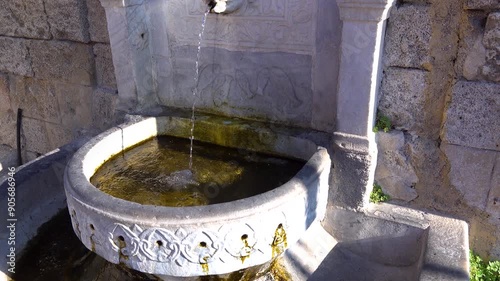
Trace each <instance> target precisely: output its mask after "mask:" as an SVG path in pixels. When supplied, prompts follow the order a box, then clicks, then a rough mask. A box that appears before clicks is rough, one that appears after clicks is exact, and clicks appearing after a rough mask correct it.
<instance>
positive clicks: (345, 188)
mask: <svg viewBox="0 0 500 281" xmlns="http://www.w3.org/2000/svg"><path fill="white" fill-rule="evenodd" d="M332 160H333V161H332V162H333V163H335V169H332V171H331V172H332V175H331V177H332V180H333V182H335V183H336V184H335V188H330V195H329V204H332V205H334V206H337V207H341V208H349V209H358V210H360V209H362V208H363V206H364V205H365V204H367V203H368V198H369V196H370V192H371V190H372V189H371V188H370V187H369V186H368V185H371V184H372V182H371V180H372V179H370V167H371V165H374V164H375V163H372V162H374V161H373V160H372V157H371V156H370V155H369V154H364V153H356V152H352V151H347V150H343V149H341V148H339V147H338V148H335V153H334V154H333V155H332Z"/></svg>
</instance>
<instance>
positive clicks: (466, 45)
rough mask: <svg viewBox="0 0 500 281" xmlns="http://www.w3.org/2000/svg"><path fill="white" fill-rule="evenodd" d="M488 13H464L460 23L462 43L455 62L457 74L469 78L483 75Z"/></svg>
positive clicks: (473, 78) (479, 77)
mask: <svg viewBox="0 0 500 281" xmlns="http://www.w3.org/2000/svg"><path fill="white" fill-rule="evenodd" d="M485 20H486V15H485V13H484V12H481V11H479V12H478V11H469V12H465V13H464V14H463V19H462V24H461V25H460V39H461V40H460V43H459V49H458V54H457V61H456V63H455V70H456V73H457V75H458V76H459V77H460V76H461V77H464V78H465V79H467V80H478V79H481V77H482V67H483V66H484V64H485V63H486V48H485V47H484V44H483V35H484V22H485Z"/></svg>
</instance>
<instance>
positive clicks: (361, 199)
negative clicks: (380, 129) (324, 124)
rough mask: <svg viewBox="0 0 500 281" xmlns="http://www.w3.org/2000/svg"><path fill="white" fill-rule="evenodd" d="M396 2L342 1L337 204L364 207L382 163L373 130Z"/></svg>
mask: <svg viewBox="0 0 500 281" xmlns="http://www.w3.org/2000/svg"><path fill="white" fill-rule="evenodd" d="M394 2H395V0H337V4H338V6H339V9H340V17H341V20H342V22H343V27H342V43H341V59H340V71H339V82H338V83H339V86H338V96H337V116H336V131H335V133H334V147H335V152H334V155H333V162H334V170H333V181H334V186H335V188H332V191H331V193H332V194H331V199H330V202H332V203H333V204H334V205H336V206H339V207H343V208H349V209H356V210H360V209H362V208H363V207H364V206H365V205H366V204H367V203H368V200H369V196H370V192H371V190H372V188H373V177H374V173H375V166H376V163H377V147H376V144H375V136H374V133H373V132H372V128H373V125H374V121H375V115H376V108H377V93H378V90H379V85H380V79H381V66H380V64H381V57H382V49H383V48H382V46H383V36H384V31H385V20H386V19H387V18H388V15H389V10H390V8H391V7H392V5H393V3H394Z"/></svg>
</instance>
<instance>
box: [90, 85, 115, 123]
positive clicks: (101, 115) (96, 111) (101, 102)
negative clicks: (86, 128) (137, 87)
mask: <svg viewBox="0 0 500 281" xmlns="http://www.w3.org/2000/svg"><path fill="white" fill-rule="evenodd" d="M117 102H118V93H117V92H116V91H112V90H108V89H102V88H97V89H95V90H94V94H93V96H92V124H93V126H94V127H95V128H96V129H97V130H100V131H103V130H106V129H108V128H109V127H111V126H112V125H114V123H115V122H114V121H115V119H114V118H115V109H116V104H117Z"/></svg>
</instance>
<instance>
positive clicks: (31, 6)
mask: <svg viewBox="0 0 500 281" xmlns="http://www.w3.org/2000/svg"><path fill="white" fill-rule="evenodd" d="M0 34H1V35H6V36H14V37H26V38H39V39H49V38H50V37H51V34H50V28H49V24H48V22H47V15H46V14H45V11H44V3H43V0H8V1H7V0H6V1H2V3H1V4H0Z"/></svg>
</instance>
